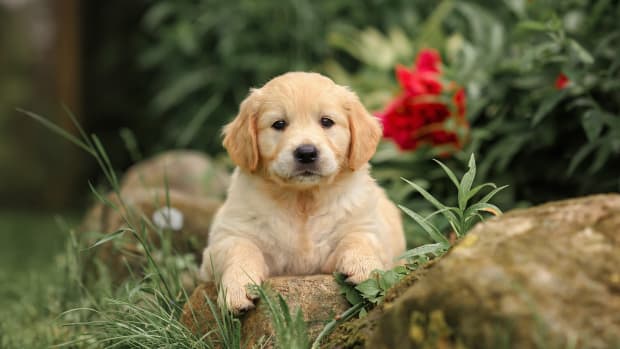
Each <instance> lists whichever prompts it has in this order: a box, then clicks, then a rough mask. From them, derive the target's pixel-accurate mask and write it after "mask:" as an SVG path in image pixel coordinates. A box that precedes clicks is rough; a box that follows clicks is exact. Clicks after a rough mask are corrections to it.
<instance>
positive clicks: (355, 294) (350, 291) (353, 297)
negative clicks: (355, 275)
mask: <svg viewBox="0 0 620 349" xmlns="http://www.w3.org/2000/svg"><path fill="white" fill-rule="evenodd" d="M334 279H336V282H337V283H338V284H339V285H340V293H341V294H342V295H343V296H344V297H345V298H346V300H347V301H348V302H349V303H350V304H351V305H356V304H360V303H363V302H364V299H363V298H362V296H361V295H360V293H359V291H357V290H356V289H355V286H354V285H351V284H350V283H348V282H346V276H345V275H344V274H342V273H334Z"/></svg>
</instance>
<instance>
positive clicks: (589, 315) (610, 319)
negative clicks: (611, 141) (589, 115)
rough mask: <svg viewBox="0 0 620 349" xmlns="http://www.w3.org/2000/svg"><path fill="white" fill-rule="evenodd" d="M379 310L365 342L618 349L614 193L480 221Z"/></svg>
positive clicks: (618, 238)
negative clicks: (413, 281) (371, 330)
mask: <svg viewBox="0 0 620 349" xmlns="http://www.w3.org/2000/svg"><path fill="white" fill-rule="evenodd" d="M382 311H383V314H381V316H380V318H379V319H378V321H376V324H377V326H376V329H375V330H374V331H373V333H372V334H371V335H370V339H369V340H368V341H367V342H366V343H365V347H367V348H497V347H512V348H582V347H587V348H618V347H620V195H597V196H591V197H585V198H581V199H575V200H567V201H560V202H553V203H549V204H546V205H542V206H539V207H533V208H529V209H524V210H516V211H513V212H510V213H507V214H505V215H503V216H501V217H498V218H496V219H490V220H487V221H485V222H484V223H481V224H479V225H477V226H476V227H475V228H474V229H473V230H472V231H471V232H470V233H469V234H468V235H467V236H466V237H465V238H464V239H463V240H462V241H461V242H460V243H459V244H458V245H457V246H456V247H455V248H454V249H452V251H451V252H450V253H449V254H448V255H446V256H444V257H443V258H442V259H441V260H439V261H438V262H437V263H435V264H434V265H433V266H431V267H430V268H429V270H428V271H427V273H426V276H425V277H424V278H422V279H421V280H419V281H417V282H415V283H413V285H412V286H411V287H409V288H408V290H407V291H406V292H404V293H403V294H402V295H401V296H400V297H398V298H397V299H396V300H395V302H394V303H392V304H390V306H389V307H386V308H385V309H382Z"/></svg>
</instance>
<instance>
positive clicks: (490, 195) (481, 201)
mask: <svg viewBox="0 0 620 349" xmlns="http://www.w3.org/2000/svg"><path fill="white" fill-rule="evenodd" d="M506 188H508V186H507V185H502V186H501V187H499V188H495V189H493V190H491V191H490V192H489V193H488V194H487V195H485V196H484V197H483V198H482V199H480V201H478V203H485V202H489V200H491V198H493V197H494V196H495V194H497V193H499V192H500V191H502V190H504V189H506Z"/></svg>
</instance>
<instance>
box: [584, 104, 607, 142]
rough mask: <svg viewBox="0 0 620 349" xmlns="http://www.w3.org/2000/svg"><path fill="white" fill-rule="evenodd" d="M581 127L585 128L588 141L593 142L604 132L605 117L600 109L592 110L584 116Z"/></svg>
mask: <svg viewBox="0 0 620 349" xmlns="http://www.w3.org/2000/svg"><path fill="white" fill-rule="evenodd" d="M581 126H583V130H584V131H585V133H586V136H587V137H588V140H589V141H590V142H592V141H593V140H595V139H597V138H598V136H599V135H600V134H601V132H602V131H603V126H604V115H603V114H602V113H601V111H600V110H598V109H590V110H588V111H586V112H585V113H584V114H583V115H582V117H581Z"/></svg>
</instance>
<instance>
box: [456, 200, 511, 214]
mask: <svg viewBox="0 0 620 349" xmlns="http://www.w3.org/2000/svg"><path fill="white" fill-rule="evenodd" d="M478 211H484V212H488V213H491V214H493V215H495V216H499V215H500V214H502V210H500V209H499V207H497V206H495V205H493V204H489V203H484V202H479V203H477V204H474V205H471V207H468V208H467V210H466V211H465V217H469V216H471V215H472V214H475V213H476V212H478Z"/></svg>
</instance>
